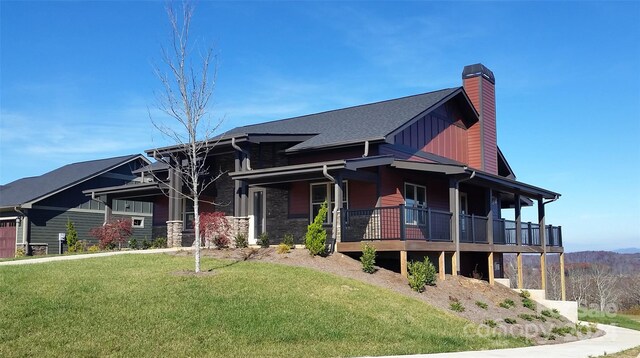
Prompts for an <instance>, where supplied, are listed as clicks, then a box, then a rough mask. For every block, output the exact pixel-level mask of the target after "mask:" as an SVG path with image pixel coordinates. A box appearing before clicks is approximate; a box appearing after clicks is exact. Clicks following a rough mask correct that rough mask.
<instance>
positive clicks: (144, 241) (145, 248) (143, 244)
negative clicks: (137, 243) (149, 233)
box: [142, 239, 151, 250]
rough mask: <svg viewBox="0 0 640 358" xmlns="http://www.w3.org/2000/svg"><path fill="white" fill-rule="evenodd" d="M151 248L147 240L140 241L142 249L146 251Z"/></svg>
mask: <svg viewBox="0 0 640 358" xmlns="http://www.w3.org/2000/svg"><path fill="white" fill-rule="evenodd" d="M150 247H151V243H150V242H149V241H147V239H144V240H142V249H143V250H147V249H148V248H150Z"/></svg>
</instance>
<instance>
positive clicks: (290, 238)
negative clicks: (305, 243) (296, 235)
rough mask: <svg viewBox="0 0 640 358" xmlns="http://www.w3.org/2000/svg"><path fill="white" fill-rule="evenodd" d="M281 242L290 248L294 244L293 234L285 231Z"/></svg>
mask: <svg viewBox="0 0 640 358" xmlns="http://www.w3.org/2000/svg"><path fill="white" fill-rule="evenodd" d="M282 243H283V244H285V245H287V246H289V249H292V248H293V247H294V246H295V242H294V239H293V235H291V234H289V233H286V234H284V237H283V238H282Z"/></svg>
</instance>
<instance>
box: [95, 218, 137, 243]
mask: <svg viewBox="0 0 640 358" xmlns="http://www.w3.org/2000/svg"><path fill="white" fill-rule="evenodd" d="M132 232H133V229H132V227H131V219H117V220H112V221H110V222H108V223H106V224H104V225H103V226H100V227H95V228H93V229H91V231H89V235H91V236H93V237H95V238H96V239H98V240H99V241H100V243H99V245H100V248H101V249H103V250H104V249H114V248H115V247H116V246H119V245H120V244H122V243H124V242H126V241H127V239H128V238H129V237H130V236H131V233H132Z"/></svg>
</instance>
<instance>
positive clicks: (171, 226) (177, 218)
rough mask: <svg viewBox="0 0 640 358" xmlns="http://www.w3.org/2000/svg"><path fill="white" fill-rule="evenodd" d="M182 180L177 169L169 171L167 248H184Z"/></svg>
mask: <svg viewBox="0 0 640 358" xmlns="http://www.w3.org/2000/svg"><path fill="white" fill-rule="evenodd" d="M181 190H182V178H180V174H179V173H177V172H176V170H175V169H173V168H171V169H169V215H168V219H169V220H168V221H167V246H169V247H180V246H182V229H183V227H182V226H183V221H182V196H181Z"/></svg>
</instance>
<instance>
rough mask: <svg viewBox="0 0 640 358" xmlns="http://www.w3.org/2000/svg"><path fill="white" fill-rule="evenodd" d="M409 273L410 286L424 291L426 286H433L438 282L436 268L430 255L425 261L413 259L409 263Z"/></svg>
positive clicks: (417, 290)
mask: <svg viewBox="0 0 640 358" xmlns="http://www.w3.org/2000/svg"><path fill="white" fill-rule="evenodd" d="M407 270H408V273H409V286H411V288H412V289H413V290H414V291H416V292H422V291H424V286H425V285H429V286H433V285H435V283H436V268H435V267H434V266H433V264H432V263H431V261H429V258H428V257H425V258H424V261H411V262H409V264H408V265H407Z"/></svg>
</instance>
